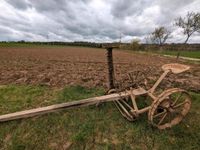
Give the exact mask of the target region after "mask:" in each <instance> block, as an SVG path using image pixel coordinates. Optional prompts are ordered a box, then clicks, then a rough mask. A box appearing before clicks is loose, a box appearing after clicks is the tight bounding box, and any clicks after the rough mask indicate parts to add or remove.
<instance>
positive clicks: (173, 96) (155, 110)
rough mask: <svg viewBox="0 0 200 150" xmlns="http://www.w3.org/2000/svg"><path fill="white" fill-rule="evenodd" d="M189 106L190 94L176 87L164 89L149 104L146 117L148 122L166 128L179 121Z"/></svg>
mask: <svg viewBox="0 0 200 150" xmlns="http://www.w3.org/2000/svg"><path fill="white" fill-rule="evenodd" d="M190 107H191V98H190V95H189V94H188V93H187V92H186V91H184V90H182V89H178V88H174V89H169V90H166V91H164V92H163V93H162V94H161V95H160V96H159V97H158V99H157V100H156V101H154V102H153V104H152V105H151V109H150V110H149V114H148V118H149V121H150V123H151V124H152V125H153V126H155V127H157V128H159V129H166V128H171V127H172V126H174V125H176V124H178V123H180V122H181V120H182V119H183V117H184V116H185V115H186V114H187V113H188V112H189V110H190Z"/></svg>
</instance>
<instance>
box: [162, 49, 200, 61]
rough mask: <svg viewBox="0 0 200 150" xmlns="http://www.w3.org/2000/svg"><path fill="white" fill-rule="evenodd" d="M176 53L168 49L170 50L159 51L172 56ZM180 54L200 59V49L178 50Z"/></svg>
mask: <svg viewBox="0 0 200 150" xmlns="http://www.w3.org/2000/svg"><path fill="white" fill-rule="evenodd" d="M177 53H178V52H177V51H170V50H168V51H163V52H161V54H164V55H172V56H176V55H177ZM180 56H182V57H190V58H199V59H200V51H180Z"/></svg>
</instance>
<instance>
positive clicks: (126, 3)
mask: <svg viewBox="0 0 200 150" xmlns="http://www.w3.org/2000/svg"><path fill="white" fill-rule="evenodd" d="M194 3H195V5H197V4H199V5H200V1H199V0H190V1H188V0H174V1H170V2H169V1H168V0H151V1H150V0H134V1H133V0H3V1H2V3H0V40H43V41H47V40H49V41H53V40H57V41H74V40H84V41H86V40H88V41H95V40H96V42H102V41H103V42H106V41H116V40H119V36H120V34H122V35H123V37H122V39H124V40H125V42H126V41H127V40H131V38H136V37H137V38H140V39H144V36H145V35H147V34H148V33H150V32H152V30H153V29H154V28H155V27H157V26H161V25H165V26H167V27H168V28H170V29H171V30H173V32H174V33H173V34H174V35H176V34H175V32H176V29H175V28H173V27H171V23H172V22H173V20H174V18H176V17H177V16H179V15H184V13H182V12H183V10H188V11H191V10H192V8H194V7H195V8H196V6H194ZM187 6H190V8H187ZM179 35H180V36H177V37H174V38H172V40H173V41H180V40H182V38H183V39H184V36H183V35H182V33H181V32H180V33H179ZM198 36H199V34H198V35H194V38H191V42H193V41H196V40H197V39H198V38H196V37H198Z"/></svg>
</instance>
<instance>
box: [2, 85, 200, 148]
mask: <svg viewBox="0 0 200 150" xmlns="http://www.w3.org/2000/svg"><path fill="white" fill-rule="evenodd" d="M103 93H104V90H103V89H87V88H83V87H81V86H74V87H66V88H65V89H63V90H55V89H49V88H47V87H40V86H14V85H12V86H4V87H0V113H1V114H5V113H8V112H14V111H18V110H22V109H27V108H35V107H39V106H46V105H49V104H54V103H61V102H66V101H72V100H78V99H83V98H88V97H93V96H98V95H103ZM191 94H192V98H193V101H192V102H193V104H192V109H191V111H190V113H189V114H188V115H187V116H186V118H185V119H184V120H183V122H182V123H181V124H179V125H177V126H175V127H174V128H172V129H168V130H165V131H159V130H157V129H154V128H152V127H150V126H149V124H148V121H147V116H146V114H144V115H141V116H140V117H139V119H138V120H137V121H136V122H134V123H130V122H128V121H126V120H125V119H124V118H123V117H122V116H121V115H120V113H119V112H118V111H117V109H116V108H115V106H114V104H113V103H112V102H111V103H106V104H102V105H100V106H98V107H96V106H90V107H85V108H77V109H70V110H63V111H60V112H55V113H50V114H47V115H43V116H38V117H34V118H29V119H23V120H17V121H11V122H6V123H1V124H0V149H8V150H24V149H28V150H29V149H42V150H43V149H44V150H45V149H47V150H48V149H64V148H66V147H68V146H69V145H70V148H71V149H77V150H80V149H99V150H102V149H139V150H140V149H169V150H171V149H186V150H190V149H198V148H199V145H200V126H199V122H200V117H199V116H200V101H199V98H200V94H195V93H191Z"/></svg>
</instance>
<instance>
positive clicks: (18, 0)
mask: <svg viewBox="0 0 200 150" xmlns="http://www.w3.org/2000/svg"><path fill="white" fill-rule="evenodd" d="M6 1H7V2H8V3H9V4H11V5H12V6H13V7H15V8H17V9H27V8H29V7H31V5H30V4H29V3H28V1H27V0H6Z"/></svg>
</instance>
